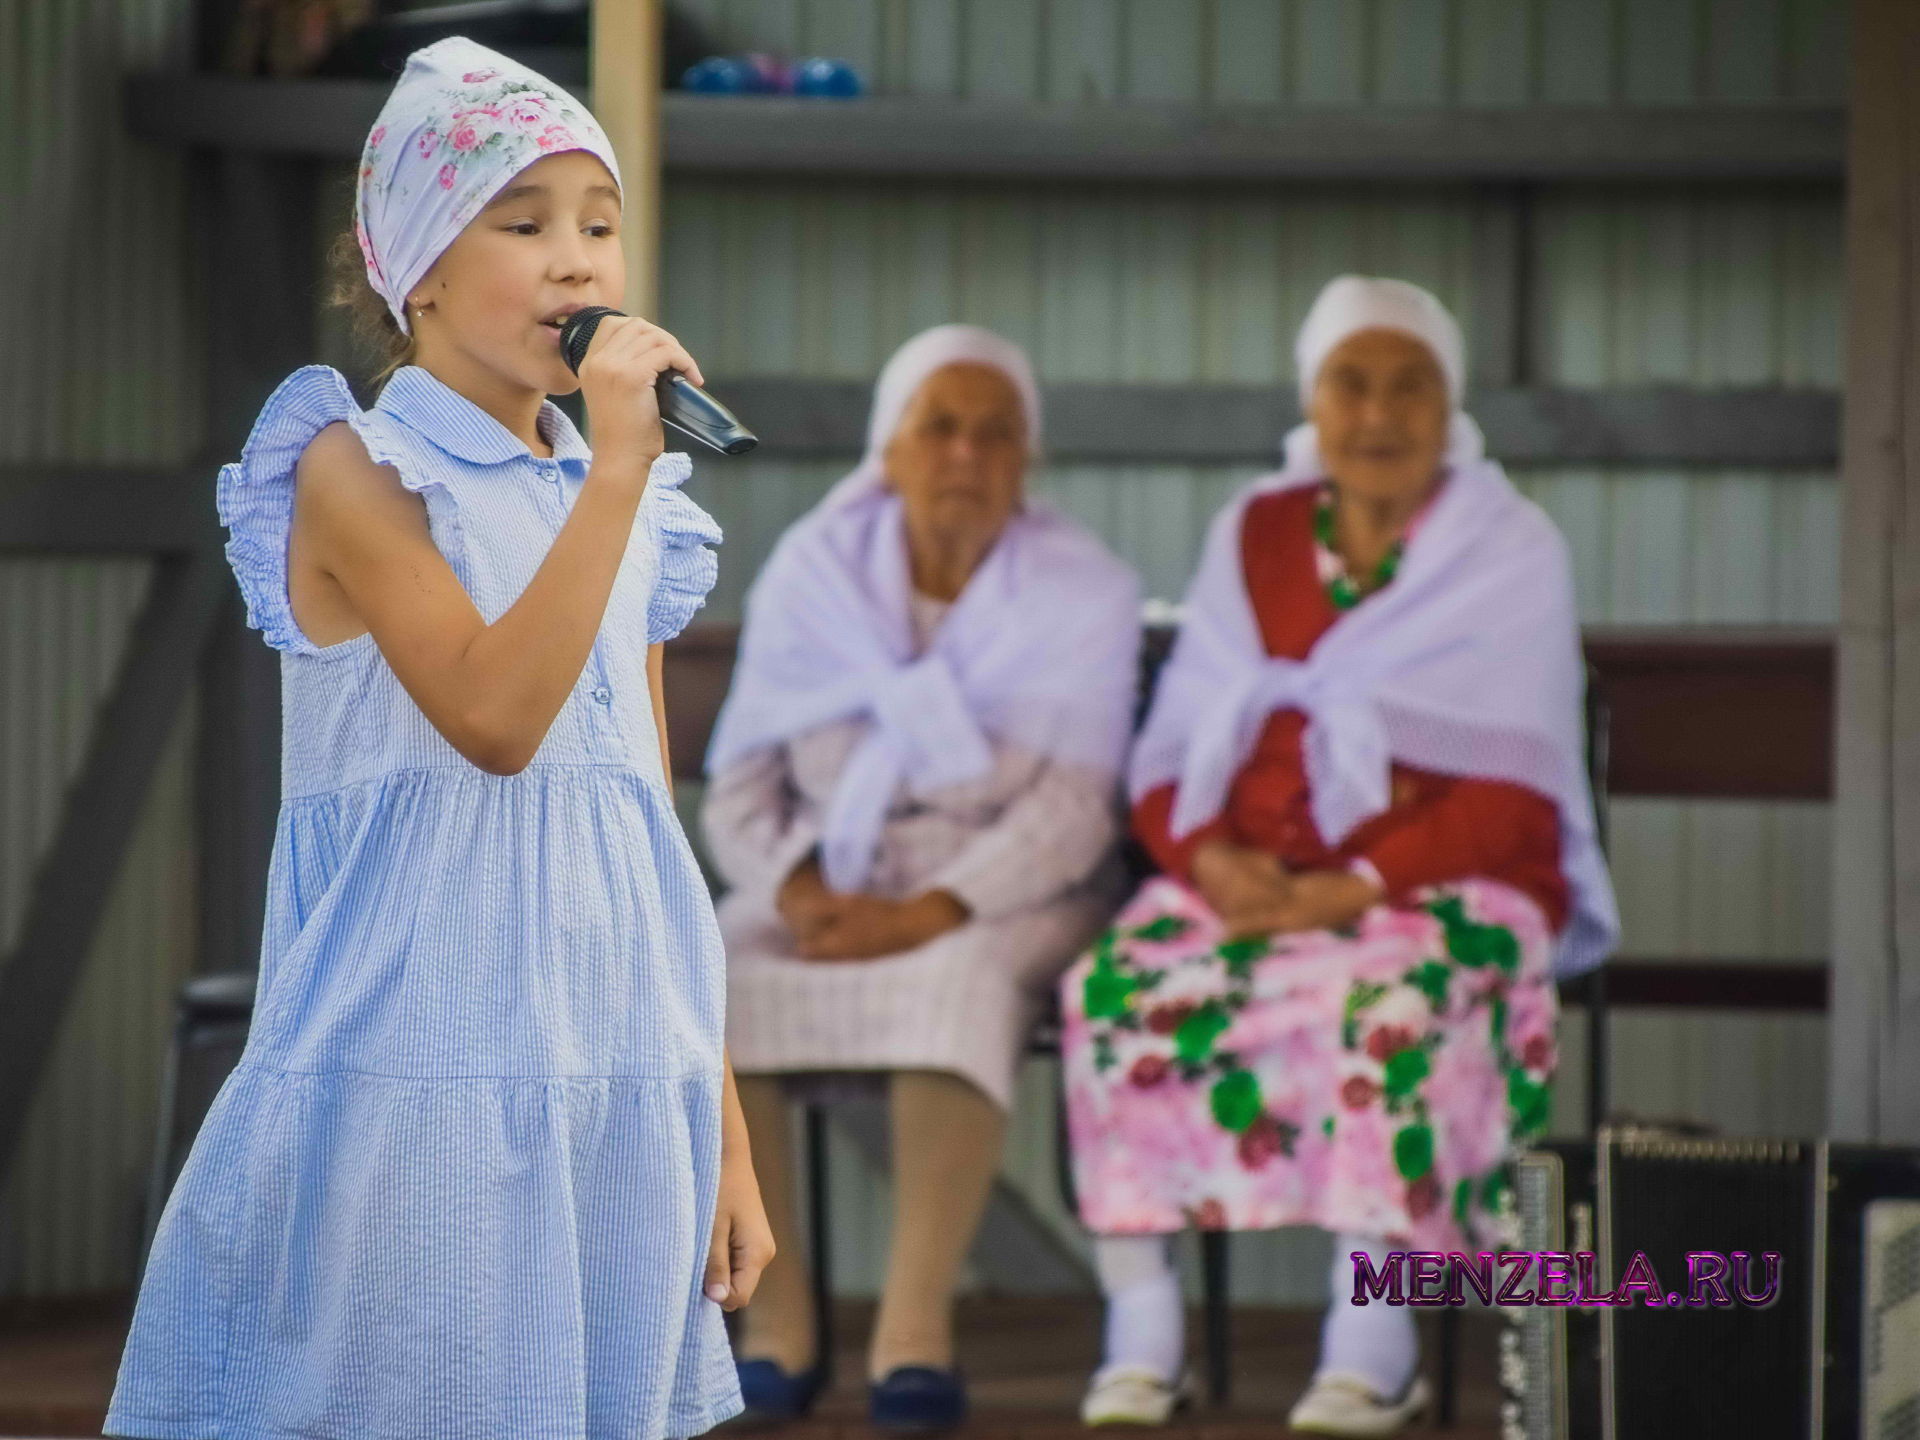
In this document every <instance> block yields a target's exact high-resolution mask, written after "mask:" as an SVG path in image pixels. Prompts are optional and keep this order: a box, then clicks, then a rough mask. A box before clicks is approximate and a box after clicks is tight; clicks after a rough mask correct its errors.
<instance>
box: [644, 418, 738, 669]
mask: <svg viewBox="0 0 1920 1440" xmlns="http://www.w3.org/2000/svg"><path fill="white" fill-rule="evenodd" d="M692 474H693V462H692V461H691V460H689V459H688V458H687V456H686V455H684V454H682V453H681V452H679V451H671V452H669V453H667V454H665V455H662V456H661V457H660V458H659V459H658V460H656V461H655V462H654V465H653V470H652V472H651V473H650V474H649V475H648V477H647V498H646V504H647V509H648V514H649V516H650V518H651V520H652V524H653V532H654V539H655V541H656V543H657V544H658V545H659V547H660V578H659V580H658V582H657V583H656V584H655V585H654V589H653V599H652V601H651V603H650V604H649V605H648V607H647V643H648V644H649V645H657V644H659V643H660V642H661V641H663V640H671V639H672V638H673V637H674V636H676V635H678V634H679V633H680V632H681V631H682V630H684V629H686V628H687V622H688V621H690V620H692V619H693V613H694V611H696V610H698V609H699V608H700V607H701V606H702V605H704V604H706V602H707V593H708V592H709V591H710V590H712V589H713V584H714V581H715V580H717V579H718V578H719V575H720V561H719V558H718V557H717V556H715V554H714V553H713V550H712V549H711V548H710V547H712V546H714V545H718V544H719V543H720V526H719V524H718V523H717V522H716V521H715V520H714V518H713V517H712V516H711V515H709V514H707V512H706V511H704V510H702V509H701V508H700V507H699V506H698V505H696V504H694V503H693V501H691V500H689V499H688V498H687V497H686V496H685V495H683V494H682V493H681V490H680V487H681V486H683V485H685V484H686V483H687V480H688V479H689V478H690V477H691V476H692Z"/></svg>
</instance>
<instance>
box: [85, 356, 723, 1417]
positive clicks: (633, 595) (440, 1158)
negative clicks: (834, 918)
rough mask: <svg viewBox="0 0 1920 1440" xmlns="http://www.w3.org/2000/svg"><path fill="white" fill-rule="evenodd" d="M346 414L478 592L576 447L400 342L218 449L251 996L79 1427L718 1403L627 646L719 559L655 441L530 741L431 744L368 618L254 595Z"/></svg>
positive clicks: (651, 786) (683, 1074) (499, 597)
mask: <svg viewBox="0 0 1920 1440" xmlns="http://www.w3.org/2000/svg"><path fill="white" fill-rule="evenodd" d="M339 420H344V421H346V422H347V423H348V424H350V425H351V426H352V427H353V428H354V430H356V431H357V432H358V433H359V435H360V437H361V439H362V440H363V441H364V442H365V443H366V446H367V450H368V452H369V454H370V455H372V457H373V458H374V459H375V460H377V461H380V462H383V463H385V464H388V465H391V466H393V467H394V468H395V469H396V470H397V471H398V472H399V475H400V478H401V479H402V481H403V482H404V483H405V485H406V486H407V488H408V489H409V490H412V491H415V492H416V493H418V494H420V495H421V496H422V498H423V500H424V502H425V505H426V510H427V517H428V523H429V525H430V527H431V531H432V535H433V540H434V543H435V544H436V545H437V546H438V547H439V549H440V551H441V553H442V554H444V555H445V556H446V558H447V560H448V562H449V563H450V564H451V566H452V568H453V570H454V573H455V574H456V575H457V576H458V577H459V579H460V581H461V583H462V584H463V585H464V586H465V587H466V590H467V592H468V594H470V595H471V596H472V597H473V600H474V603H475V604H476V605H477V606H478V608H479V610H480V612H481V614H482V615H483V616H484V617H485V618H486V619H487V620H488V621H489V622H491V621H493V620H495V619H497V618H498V617H499V616H500V615H501V614H502V613H503V612H504V611H505V610H506V609H507V608H508V607H509V606H510V605H511V604H512V603H513V601H514V600H515V599H516V598H517V597H518V596H519V595H520V593H521V591H522V590H523V589H524V588H525V587H526V585H527V583H528V581H529V580H530V579H531V578H532V577H533V574H534V572H535V571H536V569H537V568H538V567H539V565H540V562H541V560H542V559H543V558H544V557H545V555H546V553H547V550H548V547H549V546H550V545H551V544H552V541H553V538H554V536H555V534H556V533H557V532H558V530H559V528H560V525H561V523H562V521H563V520H564V519H565V518H566V515H567V513H568V510H569V507H570V506H571V505H572V503H573V500H574V497H575V496H577V495H578V493H579V490H580V485H581V482H582V480H583V478H584V476H585V474H586V469H587V462H588V458H589V456H588V451H587V448H586V446H585V444H584V443H583V442H582V440H581V438H580V435H579V433H578V432H577V431H576V430H575V429H574V428H573V426H572V425H571V424H570V423H569V422H568V421H567V418H566V417H565V415H563V414H562V413H561V412H560V411H559V410H558V409H556V408H555V407H554V406H552V405H550V404H549V405H548V406H546V407H545V410H544V413H543V418H542V421H541V425H542V433H543V435H544V436H545V437H546V438H547V439H548V440H549V441H550V443H551V445H552V448H553V450H554V456H553V458H552V459H550V460H549V459H544V458H537V457H535V456H534V455H533V454H531V453H530V452H529V450H528V449H527V447H526V446H525V445H524V444H522V443H521V442H520V441H519V440H517V439H515V438H514V437H513V435H512V434H511V433H510V432H508V431H507V430H506V429H505V428H504V427H503V426H501V425H500V424H498V423H497V422H496V421H494V420H493V419H492V418H491V417H489V416H488V415H486V414H485V413H484V412H483V411H481V410H480V409H479V408H478V407H476V406H474V405H473V404H472V403H470V402H469V401H467V400H466V399H464V398H462V397H461V396H460V395H458V394H457V393H455V392H454V391H452V390H450V389H448V388H447V387H446V386H445V385H443V384H441V383H440V382H439V381H438V380H436V379H434V378H433V376H431V375H430V374H428V373H427V372H426V371H425V370H421V369H417V368H413V367H408V368H406V369H402V370H401V371H399V372H398V373H397V374H396V375H395V376H394V377H393V379H392V380H391V381H389V382H388V384H387V386H386V389H385V391H384V393H383V394H382V395H381V397H380V400H379V403H378V404H377V405H376V406H375V407H374V408H373V409H372V410H369V411H365V412H363V411H361V410H360V409H358V408H357V407H356V406H355V404H354V402H353V399H352V397H351V395H350V394H349V392H348V390H347V387H346V383H345V381H344V380H343V379H342V378H341V377H340V375H339V374H338V373H337V372H335V371H333V370H330V369H327V368H326V367H324V366H311V367H308V368H307V369H304V370H301V371H298V372H297V373H295V374H294V375H293V376H292V377H290V378H289V379H288V380H287V381H286V382H285V383H284V384H283V385H282V386H281V387H280V388H279V390H277V391H276V392H275V393H274V395H273V397H272V398H271V399H270V400H269V401H268V402H267V406H266V409H265V410H264V411H263V412H262V414H261V416H260V419H259V420H258V422H257V423H256V424H255V427H254V431H253V434H252V436H251V438H250V439H249V440H248V441H247V445H246V448H245V450H244V451H243V452H242V458H241V459H240V461H239V462H238V463H237V464H234V465H229V466H227V467H226V468H225V469H224V470H223V471H222V472H221V475H220V486H219V502H220V512H221V518H222V519H223V520H224V521H225V523H226V525H227V527H228V529H229V531H230V532H231V539H230V541H229V544H228V547H227V553H228V557H229V559H230V560H231V561H232V564H233V568H234V571H235V573H236V575H237V576H238V577H239V581H240V586H241V589H242V591H243V592H244V594H245V597H246V601H247V607H248V619H249V622H250V623H251V624H252V625H254V626H255V627H257V628H258V629H259V630H260V631H261V632H262V633H263V635H264V636H265V638H266V640H267V643H268V644H270V645H272V646H274V647H275V648H276V649H278V650H279V651H280V652H281V674H282V685H283V693H284V713H285V726H284V736H283V762H282V763H283V790H282V795H283V799H282V804H281V809H280V816H279V827H278V833H277V834H276V836H275V840H274V849H273V864H272V874H271V879H270V882H269V884H270V893H269V898H268V902H267V916H266V933H265V939H264V943H263V945H262V950H261V958H260V989H259V1000H258V1003H257V1006H256V1009H255V1013H254V1021H253V1029H252V1032H251V1034H250V1036H249V1038H248V1041H247V1046H246V1051H245V1053H244V1055H243V1056H242V1057H241V1061H240V1064H239V1066H238V1068H237V1069H235V1071H234V1072H233V1074H232V1075H231V1077H230V1078H229V1079H228V1080H227V1082H226V1084H225V1085H224V1087H223V1088H222V1089H221V1091H220V1093H219V1096H218V1098H217V1099H216V1100H215V1102H214V1104H213V1107H212V1109H211V1111H210V1113H209V1114H208V1116H207V1119H206V1123H205V1125H204V1126H203V1128H202V1130H201V1132H200V1135H199V1137H198V1139H197V1141H196V1142H195V1144H194V1147H193V1150H192V1153H191V1155H190V1156H189V1158H188V1160H187V1162H186V1166H185V1168H184V1170H183V1171H182V1173H181V1176H180V1179H179V1182H178V1184H177V1185H176V1187H175V1189H174V1192H173V1195H172V1197H171V1198H170V1200H169V1201H168V1204H167V1207H166V1211H165V1213H164V1215H163V1216H162V1219H161V1222H160V1229H159V1233H158V1236H157V1238H156V1240H155V1244H154V1248H153V1252H152V1258H151V1260H150V1262H149V1264H148V1267H147V1273H146V1276H145V1279H144V1281H143V1283H142V1286H141V1291H140V1299H139V1305H138V1309H137V1312H136V1314H135V1317H134V1322H133V1329H132V1333H131V1335H130V1337H129V1339H128V1342H127V1348H126V1352H125V1354H124V1356H123V1358H122V1361H121V1367H120V1378H119V1386H118V1388H117V1389H116V1390H115V1392H114V1397H113V1403H112V1408H111V1410H110V1412H109V1414H108V1417H107V1427H106V1428H107V1433H108V1434H110V1435H117V1436H145V1437H155V1440H659V1437H680V1436H688V1435H693V1434H697V1433H699V1432H701V1431H704V1430H706V1429H708V1428H709V1427H711V1426H712V1425H714V1424H716V1423H718V1422H719V1421H721V1420H724V1419H727V1418H728V1417H730V1416H732V1415H734V1414H736V1413H738V1412H739V1410H740V1408H741V1407H740V1398H739V1389H738V1385H737V1383H736V1381H735V1378H734V1369H733V1362H732V1359H731V1356H730V1354H729V1351H728V1346H727V1340H726V1335H725V1330H724V1327H723V1324H722V1317H721V1312H720V1308H719V1307H718V1306H717V1305H715V1304H714V1303H713V1302H712V1301H710V1300H708V1299H706V1298H705V1296H704V1295H703V1294H702V1293H701V1282H702V1273H703V1269H704V1263H705V1259H706V1253H707V1248H708V1243H709V1239H710V1235H711V1230H712V1225H713V1215H714V1207H715V1195H716V1189H717V1183H718V1176H719V1167H720V1102H721V1080H722V1065H721V1062H722V1050H721V1046H722V1020H723V1014H722V1011H723V1003H724V992H725V974H724V962H723V959H722V955H721V948H720V940H719V934H718V931H717V929H716V927H715V925H714V920H713V911H712V908H711V905H710V903H709V901H708V896H707V890H706V887H705V885H704V884H703V883H702V880H701V876H700V872H699V870H698V868H697V867H696V865H695V862H694V859H693V855H692V852H691V851H690V850H689V848H688V845H687V840H686V836H685V835H684V834H683V832H682V831H681V828H680V825H679V822H678V820H677V819H676V817H675V814H674V810H673V807H672V804H671V802H670V800H669V797H668V792H667V787H666V782H665V778H664V777H663V775H662V773H661V765H660V747H659V741H658V737H657V735H656V732H655V727H654V721H653V710H652V704H651V700H650V697H649V693H648V687H647V676H646V656H647V646H648V644H649V643H651V642H654V641H659V640H663V639H665V638H667V637H669V636H671V635H673V634H675V633H677V632H678V631H679V630H680V629H681V628H682V627H683V626H684V625H685V624H686V622H687V620H688V619H689V618H690V617H691V615H692V613H693V611H694V610H695V609H696V608H698V606H699V605H700V604H701V602H702V601H703V599H704V598H705V595H706V593H707V591H708V589H709V588H711V586H712V584H713V579H714V573H715V560H714V555H713V552H712V551H711V550H709V549H708V548H706V547H707V546H708V545H709V544H712V543H715V542H717V541H718V540H719V539H720V532H719V530H718V528H717V527H716V526H715V525H714V523H713V521H712V520H711V519H710V518H708V516H707V515H706V514H705V513H704V512H703V511H701V510H700V509H699V507H698V506H696V505H694V504H693V502H692V501H690V500H688V499H686V498H685V497H684V496H683V495H682V494H681V493H680V486H681V485H682V484H683V483H684V482H685V480H686V478H687V476H688V473H689V469H690V466H689V464H688V461H687V457H686V456H685V455H680V454H669V455H664V456H662V457H661V458H660V460H659V461H658V462H657V463H656V464H655V466H654V468H653V474H652V478H651V481H650V483H649V485H648V489H647V493H646V496H645V498H644V499H643V501H642V502H641V505H640V510H639V515H638V518H637V520H636V522H635V525H634V529H633V535H632V538H631V539H630V541H629V543H628V546H627V550H626V555H625V558H624V559H623V560H622V562H621V567H620V572H619V577H618V579H617V581H616V582H615V585H614V589H613V594H612V599H611V601H610V602H609V604H608V606H607V610H606V615H605V619H604V621H603V624H602V626H601V629H600V633H599V636H598V638H597V639H596V640H595V642H594V646H593V652H592V656H591V658H590V659H589V660H588V662H587V665H586V668H585V670H584V671H583V672H582V674H581V676H580V678H579V681H578V682H577V683H576V684H575V686H574V689H573V693H572V694H571V695H570V696H569V697H568V699H567V702H566V704H565V706H564V707H563V708H562V709H561V711H560V714H559V717H558V718H557V719H556V720H555V721H554V723H553V728H552V729H551V730H550V731H548V733H547V737H546V739H545V741H544V742H543V743H542V745H541V747H540V750H539V753H538V755H537V756H536V757H535V759H534V761H533V763H532V764H531V765H530V766H528V767H527V769H526V770H525V771H524V772H522V773H521V774H519V775H515V776H510V777H502V776H496V775H489V774H487V773H485V772H484V771H481V770H479V769H476V768H475V767H474V766H473V765H471V764H469V763H468V762H467V761H466V760H465V759H463V758H462V757H461V756H460V754H459V753H458V752H457V751H455V750H454V749H453V747H452V746H451V745H449V744H448V743H447V742H446V741H445V740H444V739H443V738H441V736H440V734H439V733H438V732H437V731H435V730H434V728H433V727H432V726H431V725H430V724H428V722H427V720H426V718H425V716H423V715H422V714H421V712H420V711H419V709H418V708H416V707H415V705H414V704H413V702H412V701H411V700H410V699H409V698H408V697H407V694H406V692H405V691H404V690H402V688H401V687H400V684H399V682H398V681H397V680H395V678H394V675H393V672H392V671H391V670H390V669H389V668H388V667H387V664H386V662H385V660H384V659H383V658H382V656H381V654H380V651H379V649H378V647H377V646H376V645H375V644H374V641H373V640H372V638H371V637H370V636H364V635H363V636H361V637H359V638H358V639H354V640H348V641H344V642H342V643H340V644H337V645H330V646H316V645H314V644H313V643H312V642H311V641H309V640H308V639H307V638H306V636H304V635H303V634H302V633H301V631H300V629H299V627H298V626H297V625H296V624H295V623H294V619H293V613H292V609H291V607H290V605H289V603H288V598H287V585H286V553H287V537H288V531H289V527H290V524H291V519H292V513H293V485H294V466H295V464H296V462H297V461H298V459H299V457H300V455H301V452H302V451H303V450H304V449H305V448H306V445H307V443H308V441H310V440H311V439H312V438H313V436H314V435H315V434H316V433H317V432H318V431H319V430H320V429H321V427H323V426H325V425H327V424H329V423H331V422H333V421H339Z"/></svg>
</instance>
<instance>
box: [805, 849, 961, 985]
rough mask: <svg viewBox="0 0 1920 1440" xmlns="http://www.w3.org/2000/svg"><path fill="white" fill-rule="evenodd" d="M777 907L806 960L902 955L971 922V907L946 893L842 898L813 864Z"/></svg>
mask: <svg viewBox="0 0 1920 1440" xmlns="http://www.w3.org/2000/svg"><path fill="white" fill-rule="evenodd" d="M775 904H776V906H777V908H778V909H779V911H780V916H781V918H782V919H784V920H785V921H786V922H787V927H788V928H789V929H790V930H792V931H793V939H794V951H795V953H796V954H798V955H799V956H800V958H801V959H803V960H829V961H831V960H875V959H878V958H879V957H881V956H883V955H897V954H899V953H900V952H901V951H904V950H912V949H914V948H916V947H918V946H921V945H924V944H926V943H927V942H928V941H929V940H932V939H935V938H936V937H938V936H940V935H944V934H945V933H946V932H947V931H949V930H953V929H956V928H958V927H959V926H961V925H963V924H965V923H966V921H967V917H968V910H967V907H966V905H965V904H963V903H962V902H961V901H960V900H959V899H958V898H957V897H956V896H954V895H953V894H952V893H951V892H950V891H946V890H928V891H926V892H924V893H922V894H919V895H915V896H913V897H911V898H910V899H906V900H887V899H883V898H881V897H880V896H877V895H864V894H851V895H845V894H841V893H840V892H838V891H836V890H831V889H829V888H828V886H827V882H826V880H825V878H824V877H823V876H822V875H821V874H820V866H819V862H818V861H817V860H815V859H811V858H809V859H808V860H806V861H804V862H802V863H801V864H800V865H799V866H797V867H796V868H795V870H794V872H793V873H792V874H791V875H789V876H788V877H787V879H786V881H785V883H784V884H782V885H781V887H780V893H779V895H778V897H777V898H776V901H775Z"/></svg>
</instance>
